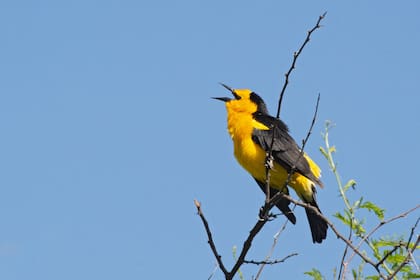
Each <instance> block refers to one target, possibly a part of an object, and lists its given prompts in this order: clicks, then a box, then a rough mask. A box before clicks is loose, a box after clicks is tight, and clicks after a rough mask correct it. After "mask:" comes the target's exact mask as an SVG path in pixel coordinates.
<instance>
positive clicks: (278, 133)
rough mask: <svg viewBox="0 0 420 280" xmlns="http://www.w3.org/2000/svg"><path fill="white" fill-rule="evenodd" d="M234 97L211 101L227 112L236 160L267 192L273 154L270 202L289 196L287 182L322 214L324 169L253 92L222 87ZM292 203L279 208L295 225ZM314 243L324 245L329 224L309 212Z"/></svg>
mask: <svg viewBox="0 0 420 280" xmlns="http://www.w3.org/2000/svg"><path fill="white" fill-rule="evenodd" d="M221 85H222V86H223V87H224V88H226V89H227V90H229V91H230V93H231V94H232V96H233V97H212V98H213V99H216V100H220V101H223V102H224V103H225V106H226V111H227V130H228V132H229V135H230V137H231V138H232V141H233V150H234V156H235V158H236V160H237V161H238V163H239V164H240V165H241V166H242V167H243V168H244V169H245V170H246V171H248V173H250V175H251V176H252V177H253V178H254V179H255V181H256V182H257V184H258V186H259V187H260V188H261V190H262V191H263V192H264V193H265V194H267V193H266V192H267V189H266V166H265V163H266V156H267V152H268V151H270V149H271V151H272V158H273V163H274V164H273V166H272V168H271V170H270V198H271V197H273V196H274V195H275V194H276V193H277V192H283V193H285V194H287V195H289V189H288V187H287V186H285V183H286V180H287V178H288V177H289V172H291V171H292V169H293V171H294V172H293V173H292V176H291V177H290V180H289V181H288V186H290V187H291V188H292V189H293V190H294V191H295V192H296V194H297V195H298V196H299V198H300V199H301V200H302V201H303V202H305V203H307V204H309V205H311V206H313V207H315V208H316V209H317V210H318V211H319V212H320V213H321V210H320V209H319V206H318V203H317V200H316V188H315V186H316V185H318V186H319V187H320V188H323V183H322V181H321V180H320V177H321V169H320V168H319V167H318V165H317V164H316V163H315V162H314V161H313V160H312V159H311V158H310V157H309V156H308V155H307V154H306V153H305V152H303V153H302V152H301V149H300V148H299V146H298V145H297V144H296V142H295V140H294V139H293V138H292V136H290V134H289V129H288V127H287V125H286V124H285V123H284V122H283V121H282V120H280V119H279V118H276V117H273V116H271V115H270V114H269V112H268V110H267V106H266V104H265V102H264V100H263V99H262V98H261V97H260V96H259V95H258V94H257V93H255V92H253V91H252V90H250V89H233V88H231V87H229V86H227V85H225V84H223V83H221ZM289 205H290V201H289V200H288V199H287V198H285V197H282V198H281V199H280V200H279V202H278V203H277V204H276V206H277V208H278V209H279V210H280V211H281V212H282V213H283V214H284V215H285V216H286V217H287V219H288V220H289V221H290V222H292V223H293V224H296V216H295V215H294V213H293V211H292V210H291V209H290V207H289ZM305 211H306V216H307V218H308V222H309V227H310V230H311V235H312V242H313V243H322V241H323V240H325V239H326V237H327V229H328V224H327V223H326V221H325V220H323V219H322V218H321V217H320V216H319V215H318V214H317V213H315V211H313V210H311V209H309V208H306V207H305Z"/></svg>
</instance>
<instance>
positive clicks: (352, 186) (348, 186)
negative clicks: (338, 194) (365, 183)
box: [343, 179, 356, 192]
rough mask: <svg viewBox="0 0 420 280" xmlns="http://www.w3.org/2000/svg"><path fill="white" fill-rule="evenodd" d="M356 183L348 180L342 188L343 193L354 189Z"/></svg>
mask: <svg viewBox="0 0 420 280" xmlns="http://www.w3.org/2000/svg"><path fill="white" fill-rule="evenodd" d="M355 186H356V181H355V180H353V179H350V180H349V181H348V182H347V183H346V184H345V185H344V187H343V189H344V191H345V192H346V191H347V190H348V189H349V188H352V189H353V190H354V189H355Z"/></svg>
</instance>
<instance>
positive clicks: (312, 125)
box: [270, 94, 321, 205]
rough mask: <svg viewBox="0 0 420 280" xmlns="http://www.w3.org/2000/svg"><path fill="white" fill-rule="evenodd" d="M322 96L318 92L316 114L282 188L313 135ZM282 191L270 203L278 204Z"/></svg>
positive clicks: (289, 178)
mask: <svg viewBox="0 0 420 280" xmlns="http://www.w3.org/2000/svg"><path fill="white" fill-rule="evenodd" d="M320 98H321V95H320V94H318V98H317V100H316V105H315V112H314V115H313V117H312V122H311V125H310V127H309V130H308V133H307V134H306V137H305V139H303V140H302V147H301V149H300V153H299V156H298V157H297V159H296V161H295V162H294V164H293V166H292V167H291V168H290V171H289V174H288V176H287V179H286V181H285V182H284V184H283V188H282V189H284V188H286V187H287V185H288V184H289V182H290V180H291V179H292V176H293V174H294V173H295V171H296V164H297V163H298V162H299V160H300V159H301V157H302V156H303V155H304V150H305V146H306V143H307V142H308V140H309V137H310V136H311V134H312V129H313V127H314V125H315V121H316V118H317V115H318V107H319V100H320ZM281 193H283V192H282V191H280V192H278V193H276V194H275V195H274V196H273V197H272V198H271V199H270V203H271V204H273V205H275V204H276V203H277V202H278V201H279V200H280V199H281Z"/></svg>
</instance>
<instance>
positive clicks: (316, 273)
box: [305, 268, 325, 280]
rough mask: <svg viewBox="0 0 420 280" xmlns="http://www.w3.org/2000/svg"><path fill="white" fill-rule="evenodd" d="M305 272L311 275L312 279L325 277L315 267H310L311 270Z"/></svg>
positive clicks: (318, 279)
mask: <svg viewBox="0 0 420 280" xmlns="http://www.w3.org/2000/svg"><path fill="white" fill-rule="evenodd" d="M305 274H306V275H309V276H311V277H312V279H314V280H325V277H324V276H322V274H321V272H320V271H319V270H318V269H315V268H312V270H311V271H307V272H305Z"/></svg>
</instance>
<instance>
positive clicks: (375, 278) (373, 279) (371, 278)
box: [365, 275, 380, 280]
mask: <svg viewBox="0 0 420 280" xmlns="http://www.w3.org/2000/svg"><path fill="white" fill-rule="evenodd" d="M365 279H366V280H379V279H380V278H379V276H377V275H372V276H367V277H366V278H365Z"/></svg>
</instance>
